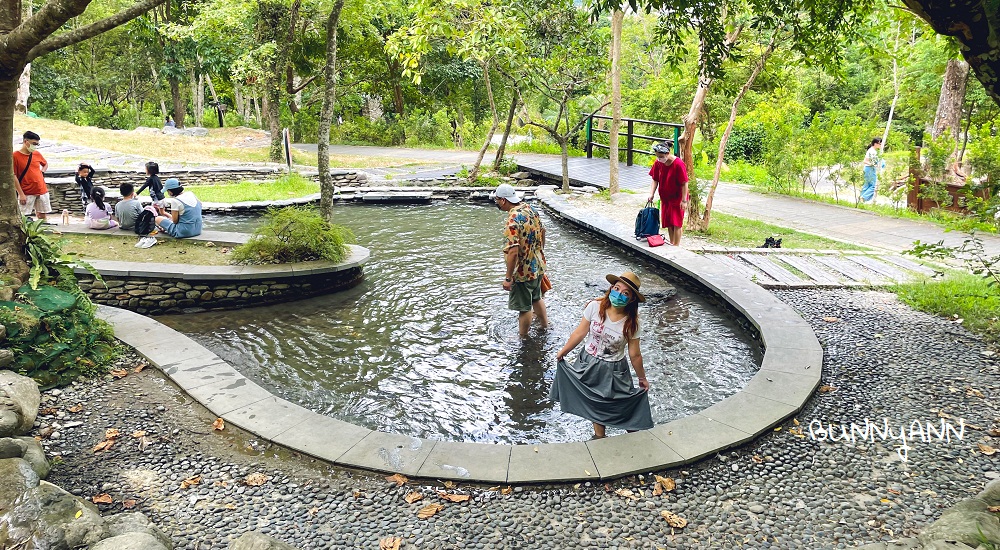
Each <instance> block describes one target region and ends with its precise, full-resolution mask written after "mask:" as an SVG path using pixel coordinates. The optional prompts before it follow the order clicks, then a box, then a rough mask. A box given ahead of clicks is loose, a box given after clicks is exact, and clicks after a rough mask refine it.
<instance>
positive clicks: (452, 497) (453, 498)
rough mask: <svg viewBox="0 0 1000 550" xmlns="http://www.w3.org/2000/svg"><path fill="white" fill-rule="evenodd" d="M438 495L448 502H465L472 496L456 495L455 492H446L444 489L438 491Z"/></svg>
mask: <svg viewBox="0 0 1000 550" xmlns="http://www.w3.org/2000/svg"><path fill="white" fill-rule="evenodd" d="M438 496H439V497H441V498H443V499H444V500H447V501H448V502H465V501H467V500H469V499H470V498H472V497H471V496H469V495H456V494H455V493H446V492H444V491H438Z"/></svg>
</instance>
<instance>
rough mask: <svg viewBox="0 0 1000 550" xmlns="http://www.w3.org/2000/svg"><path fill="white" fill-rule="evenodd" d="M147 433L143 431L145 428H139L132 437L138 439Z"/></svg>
mask: <svg viewBox="0 0 1000 550" xmlns="http://www.w3.org/2000/svg"><path fill="white" fill-rule="evenodd" d="M145 435H146V432H145V431H143V430H138V431H135V432H132V437H134V438H136V439H138V438H140V437H144V436H145Z"/></svg>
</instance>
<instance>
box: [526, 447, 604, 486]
mask: <svg viewBox="0 0 1000 550" xmlns="http://www.w3.org/2000/svg"><path fill="white" fill-rule="evenodd" d="M598 473H599V472H598V469H597V465H596V464H594V459H593V458H591V456H590V449H588V448H587V444H586V443H584V442H576V443H548V444H545V445H514V447H513V449H511V452H510V467H509V468H508V470H507V483H529V482H532V481H537V480H539V479H547V480H549V481H553V482H556V481H576V480H579V479H583V478H593V479H597V478H598Z"/></svg>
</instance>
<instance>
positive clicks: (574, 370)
mask: <svg viewBox="0 0 1000 550" xmlns="http://www.w3.org/2000/svg"><path fill="white" fill-rule="evenodd" d="M606 278H607V280H608V282H609V283H611V288H609V289H608V291H607V292H606V293H605V294H604V296H602V297H601V298H598V299H596V300H592V301H591V302H590V303H589V304H587V307H586V308H584V310H583V319H582V320H580V324H579V325H578V326H577V327H576V329H574V330H573V333H572V334H570V336H569V340H568V341H567V342H566V345H564V346H563V347H562V349H561V350H559V353H558V354H557V355H556V361H557V363H556V376H555V379H554V380H553V381H552V388H551V389H550V390H549V398H550V399H551V400H553V401H558V402H559V407H560V408H561V409H562V411H563V412H567V413H570V414H575V415H577V416H580V417H583V418H586V419H587V420H590V421H591V422H593V423H594V437H593V438H594V439H601V438H603V437H604V435H605V427H607V426H611V427H613V428H620V429H623V430H627V431H636V430H648V429H650V428H652V427H653V416H652V411H651V410H650V407H649V394H648V392H649V381H648V380H647V379H646V370H645V368H644V367H643V365H642V352H641V351H640V350H639V303H640V302H645V301H646V298H645V297H644V296H643V295H642V294H640V293H639V285H640V282H639V277H638V276H637V275H636V274H635V273H632V272H631V271H626V272H625V273H622V274H621V275H620V276H616V275H610V274H609V275H608V276H607V277H606ZM580 342H584V346H583V349H582V350H580V353H579V354H578V355H577V356H576V359H575V360H574V361H573V362H572V363H569V362H567V361H566V359H565V358H566V356H567V355H569V353H570V352H571V351H573V349H574V348H576V346H578V345H579V344H580ZM626 351H627V352H628V358H629V360H631V362H632V368H633V369H634V370H635V375H636V377H638V379H639V389H638V390H636V388H635V385H634V384H633V383H632V375H631V373H629V368H628V365H629V361H628V360H626V359H625V353H626Z"/></svg>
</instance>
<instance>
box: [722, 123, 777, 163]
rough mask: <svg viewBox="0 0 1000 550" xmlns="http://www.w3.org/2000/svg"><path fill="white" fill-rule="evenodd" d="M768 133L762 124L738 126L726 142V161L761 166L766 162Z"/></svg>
mask: <svg viewBox="0 0 1000 550" xmlns="http://www.w3.org/2000/svg"><path fill="white" fill-rule="evenodd" d="M766 142H767V131H766V130H765V129H764V125H763V124H761V123H760V122H754V123H744V124H738V125H736V126H734V127H733V132H732V133H731V134H730V135H729V141H727V142H726V155H725V158H726V161H727V162H733V161H737V160H742V161H746V162H749V163H752V164H759V163H760V162H762V161H763V160H764V147H765V144H766Z"/></svg>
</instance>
